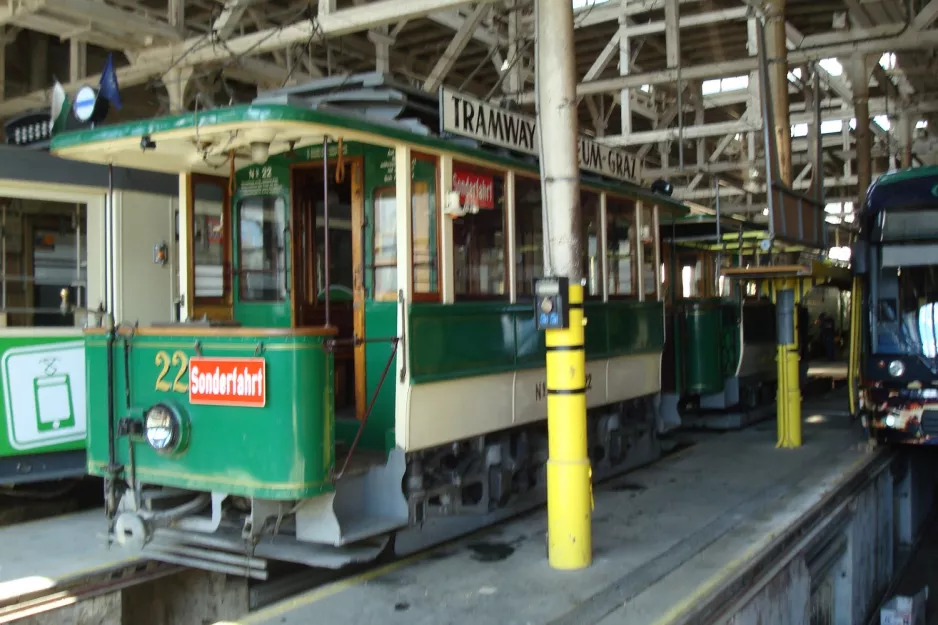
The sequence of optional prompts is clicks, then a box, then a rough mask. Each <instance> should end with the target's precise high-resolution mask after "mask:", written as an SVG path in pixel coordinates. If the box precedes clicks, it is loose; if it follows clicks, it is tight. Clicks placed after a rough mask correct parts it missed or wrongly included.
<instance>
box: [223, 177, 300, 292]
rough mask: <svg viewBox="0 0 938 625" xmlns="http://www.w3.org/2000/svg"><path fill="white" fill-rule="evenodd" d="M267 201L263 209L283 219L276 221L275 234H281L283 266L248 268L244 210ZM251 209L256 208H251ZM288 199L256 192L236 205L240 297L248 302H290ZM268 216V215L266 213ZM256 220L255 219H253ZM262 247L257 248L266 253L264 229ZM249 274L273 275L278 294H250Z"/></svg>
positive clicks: (278, 235) (280, 255)
mask: <svg viewBox="0 0 938 625" xmlns="http://www.w3.org/2000/svg"><path fill="white" fill-rule="evenodd" d="M257 201H260V202H264V203H265V204H264V205H262V206H261V207H260V208H261V210H263V211H264V212H265V213H266V212H267V211H270V212H271V214H273V215H274V216H279V218H280V221H276V220H275V221H274V222H273V223H274V226H275V229H274V231H273V232H274V234H275V235H276V236H277V237H279V243H280V249H279V251H278V253H277V255H278V256H279V257H280V259H281V265H280V267H279V268H271V269H245V268H244V256H243V253H244V237H243V234H244V230H243V227H244V223H245V221H244V215H243V211H244V208H245V205H246V204H251V203H254V202H257ZM268 201H272V205H271V206H267V205H266V202H268ZM249 208H256V207H251V206H249ZM286 210H287V201H286V198H284V197H283V196H282V195H257V196H251V197H245V198H241V199H240V200H239V201H238V204H237V207H236V218H237V222H238V245H237V250H236V252H237V258H238V269H237V272H236V273H237V275H238V299H239V300H240V301H242V302H245V303H252V304H260V303H271V302H273V303H280V302H289V301H290V297H291V295H290V289H289V288H288V286H287V283H286V281H287V280H288V279H289V278H290V272H289V264H290V258H289V256H290V249H289V237H286V236H284V232H285V230H286V229H287V228H288V224H289V220H288V219H287V214H286ZM265 216H266V214H265ZM252 221H253V220H252ZM255 223H258V222H255ZM259 225H260V226H261V228H263V222H260V223H259ZM261 238H262V242H261V246H260V247H259V248H255V249H258V250H260V251H261V253H262V255H266V251H267V248H266V242H264V241H263V232H261ZM249 274H253V275H259V276H273V278H274V280H275V283H274V284H275V286H274V289H275V290H276V292H277V296H276V297H267V296H266V295H263V296H260V297H254V296H250V295H248V294H247V292H246V291H245V287H246V284H245V282H246V281H245V277H246V276H247V275H249Z"/></svg>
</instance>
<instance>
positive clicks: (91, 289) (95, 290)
mask: <svg viewBox="0 0 938 625" xmlns="http://www.w3.org/2000/svg"><path fill="white" fill-rule="evenodd" d="M104 206H105V198H104V195H99V196H97V197H96V198H95V199H94V200H89V201H88V204H87V206H86V210H87V216H88V218H87V220H86V221H85V233H84V234H85V236H84V239H85V240H84V242H83V244H84V245H85V247H86V249H87V252H86V258H87V259H88V271H87V274H86V275H87V276H88V291H87V293H88V294H87V302H88V308H91V309H96V308H97V307H98V305H99V304H101V303H103V302H104V290H103V289H104V272H105V270H106V266H107V261H106V260H105V255H104Z"/></svg>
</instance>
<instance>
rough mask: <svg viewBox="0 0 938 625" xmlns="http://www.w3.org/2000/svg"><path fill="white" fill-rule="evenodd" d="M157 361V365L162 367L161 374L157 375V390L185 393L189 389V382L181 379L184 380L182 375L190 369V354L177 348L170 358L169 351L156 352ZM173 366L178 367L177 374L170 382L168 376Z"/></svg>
mask: <svg viewBox="0 0 938 625" xmlns="http://www.w3.org/2000/svg"><path fill="white" fill-rule="evenodd" d="M155 362H156V366H157V367H160V374H159V375H158V376H156V390H158V391H162V392H164V393H165V392H167V391H169V390H172V391H174V392H176V393H185V392H186V391H188V390H189V384H188V383H187V382H181V381H180V380H182V376H184V375H185V374H186V371H188V369H189V357H188V356H186V355H185V354H184V353H183V352H181V351H179V350H177V351H175V352H173V356H172V358H170V356H169V354H168V353H167V352H165V351H159V352H157V353H156V358H155ZM172 368H175V369H176V376H175V377H174V378H173V383H172V384H170V383H169V381H168V380H167V379H166V376H167V375H168V374H169V372H170V369H172Z"/></svg>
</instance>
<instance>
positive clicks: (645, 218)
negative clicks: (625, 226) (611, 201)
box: [636, 202, 707, 301]
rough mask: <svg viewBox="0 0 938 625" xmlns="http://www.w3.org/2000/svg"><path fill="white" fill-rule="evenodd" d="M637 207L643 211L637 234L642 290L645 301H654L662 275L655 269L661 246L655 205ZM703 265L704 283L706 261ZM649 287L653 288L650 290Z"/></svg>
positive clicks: (640, 204) (646, 204)
mask: <svg viewBox="0 0 938 625" xmlns="http://www.w3.org/2000/svg"><path fill="white" fill-rule="evenodd" d="M636 206H637V207H638V209H639V210H641V211H642V213H641V215H640V216H641V222H642V226H641V228H639V231H638V233H637V234H638V238H639V240H638V247H640V248H641V252H642V265H641V267H640V268H639V269H640V271H642V275H643V279H642V288H644V290H645V293H644V297H645V300H646V301H652V300H656V299H658V289H659V288H660V286H659V284H658V283H659V282H660V274H659V270H658V268H657V267H655V256H656V255H655V249H656V247H657V246H658V244H659V242H658V236H657V232H658V228H657V224H656V223H655V205H654V204H648V203H645V202H641V203H638V204H637V205H636ZM637 213H638V210H636V214H637ZM645 232H647V233H648V240H647V241H646V239H645V237H644V234H645ZM649 265H650V266H651V273H650V275H645V271H646V268H647V267H648V266H649ZM703 265H704V268H703V272H704V274H705V277H704V281H706V271H707V263H706V261H704V262H703ZM649 287H651V288H650V289H649ZM705 292H707V291H706V290H705Z"/></svg>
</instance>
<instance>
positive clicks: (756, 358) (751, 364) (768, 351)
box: [739, 343, 777, 378]
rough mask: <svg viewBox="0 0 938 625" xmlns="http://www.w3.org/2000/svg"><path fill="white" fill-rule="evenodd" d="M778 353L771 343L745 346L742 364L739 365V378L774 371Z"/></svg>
mask: <svg viewBox="0 0 938 625" xmlns="http://www.w3.org/2000/svg"><path fill="white" fill-rule="evenodd" d="M776 352H777V350H776V348H775V345H772V344H770V343H759V344H755V345H753V344H750V345H745V346H744V347H743V357H742V362H741V363H740V365H739V377H741V378H742V377H745V376H749V375H754V374H757V373H762V372H768V371H774V370H775V368H776V366H775V356H776Z"/></svg>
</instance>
